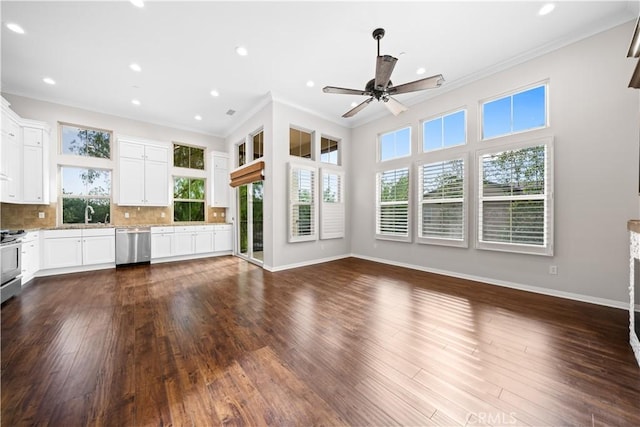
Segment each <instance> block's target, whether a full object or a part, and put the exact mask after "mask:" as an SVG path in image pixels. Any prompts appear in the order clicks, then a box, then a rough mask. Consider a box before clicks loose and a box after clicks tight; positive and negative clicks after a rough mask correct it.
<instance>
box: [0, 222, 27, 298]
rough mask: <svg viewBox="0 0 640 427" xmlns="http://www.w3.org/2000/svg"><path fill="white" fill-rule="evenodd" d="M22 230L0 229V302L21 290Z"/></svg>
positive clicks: (23, 233)
mask: <svg viewBox="0 0 640 427" xmlns="http://www.w3.org/2000/svg"><path fill="white" fill-rule="evenodd" d="M25 234H26V233H25V232H24V230H2V231H0V237H1V240H0V253H1V256H2V264H0V265H1V270H2V284H1V285H0V303H3V302H5V301H6V300H8V299H9V298H11V297H12V296H14V295H17V294H19V293H20V291H21V290H22V275H21V273H22V238H23V237H24V236H25Z"/></svg>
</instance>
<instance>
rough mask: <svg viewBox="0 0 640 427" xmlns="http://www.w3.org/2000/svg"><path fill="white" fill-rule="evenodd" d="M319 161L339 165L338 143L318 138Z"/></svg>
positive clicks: (329, 139)
mask: <svg viewBox="0 0 640 427" xmlns="http://www.w3.org/2000/svg"><path fill="white" fill-rule="evenodd" d="M320 161H321V162H322V163H331V164H333V165H338V164H340V142H339V141H336V140H334V139H331V138H326V137H324V136H323V137H322V138H320Z"/></svg>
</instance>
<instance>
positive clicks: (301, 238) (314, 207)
mask: <svg viewBox="0 0 640 427" xmlns="http://www.w3.org/2000/svg"><path fill="white" fill-rule="evenodd" d="M300 158H302V157H300ZM287 166H288V167H287V205H288V209H287V235H288V239H287V241H288V242H289V243H297V242H309V241H314V240H318V235H319V233H318V168H316V167H314V166H310V165H305V164H303V163H296V162H289V163H288V165H287ZM296 169H302V170H307V171H310V172H311V173H312V176H313V183H312V188H311V196H312V200H311V203H300V202H295V203H294V201H293V192H292V186H293V183H292V179H291V177H292V173H293V172H294V170H296ZM295 205H310V206H311V213H312V215H313V219H312V221H311V225H312V227H313V231H312V233H311V234H309V235H293V228H292V226H291V225H292V224H293V207H294V206H295Z"/></svg>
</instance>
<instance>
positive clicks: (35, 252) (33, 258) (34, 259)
mask: <svg viewBox="0 0 640 427" xmlns="http://www.w3.org/2000/svg"><path fill="white" fill-rule="evenodd" d="M39 269H40V242H39V241H38V239H37V237H36V238H35V239H32V240H30V241H25V242H24V243H23V244H22V286H24V285H26V284H27V283H28V282H29V281H30V280H31V279H32V278H33V276H34V275H35V274H36V273H37V272H38V270H39Z"/></svg>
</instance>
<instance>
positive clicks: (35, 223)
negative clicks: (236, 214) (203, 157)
mask: <svg viewBox="0 0 640 427" xmlns="http://www.w3.org/2000/svg"><path fill="white" fill-rule="evenodd" d="M207 209H208V210H207V219H208V221H207V222H209V223H223V222H226V221H227V218H226V209H225V208H211V207H210V208H207ZM40 212H42V213H44V218H40V217H39V213H40ZM125 213H128V214H129V218H125ZM163 213H164V217H163V216H162V214H163ZM172 223H173V218H172V213H171V207H143V206H140V207H136V206H118V205H111V224H112V225H115V226H125V225H149V224H167V225H170V224H172ZM56 225H57V224H56V204H55V203H52V204H50V205H16V204H12V203H1V204H0V228H1V229H3V230H4V229H25V230H28V229H33V228H53V227H55V226H56Z"/></svg>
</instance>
